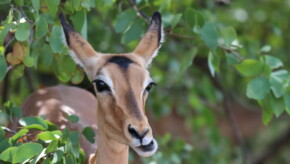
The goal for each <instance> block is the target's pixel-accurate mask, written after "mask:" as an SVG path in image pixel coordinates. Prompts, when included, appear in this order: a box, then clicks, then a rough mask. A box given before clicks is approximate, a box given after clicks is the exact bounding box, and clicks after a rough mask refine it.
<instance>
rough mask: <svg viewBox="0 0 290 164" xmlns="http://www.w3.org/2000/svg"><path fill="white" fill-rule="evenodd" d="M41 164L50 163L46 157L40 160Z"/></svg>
mask: <svg viewBox="0 0 290 164" xmlns="http://www.w3.org/2000/svg"><path fill="white" fill-rule="evenodd" d="M41 164H51V162H50V159H48V158H46V159H45V160H43V161H42V162H41Z"/></svg>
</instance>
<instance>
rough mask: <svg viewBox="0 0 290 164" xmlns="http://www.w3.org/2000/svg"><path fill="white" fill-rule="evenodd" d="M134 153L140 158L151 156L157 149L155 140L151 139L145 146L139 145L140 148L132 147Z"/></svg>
mask: <svg viewBox="0 0 290 164" xmlns="http://www.w3.org/2000/svg"><path fill="white" fill-rule="evenodd" d="M131 147H132V148H133V149H134V150H135V152H136V153H137V154H138V155H140V156H142V157H149V156H151V155H153V154H154V153H155V152H156V150H157V148H158V144H157V142H156V140H155V139H153V140H152V141H151V142H150V143H149V144H147V145H140V146H137V147H133V146H131Z"/></svg>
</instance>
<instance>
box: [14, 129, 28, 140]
mask: <svg viewBox="0 0 290 164" xmlns="http://www.w3.org/2000/svg"><path fill="white" fill-rule="evenodd" d="M26 133H28V130H27V129H21V130H19V132H17V133H16V134H14V135H13V136H12V137H11V138H10V139H11V141H16V140H18V139H19V138H20V137H22V136H24V135H25V134H26Z"/></svg>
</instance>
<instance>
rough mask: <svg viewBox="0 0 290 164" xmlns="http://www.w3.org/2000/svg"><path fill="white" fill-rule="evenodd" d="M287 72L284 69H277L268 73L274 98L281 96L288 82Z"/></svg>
mask: <svg viewBox="0 0 290 164" xmlns="http://www.w3.org/2000/svg"><path fill="white" fill-rule="evenodd" d="M289 78H290V76H289V74H288V71H286V70H279V71H275V72H272V73H271V74H270V79H269V80H270V84H271V90H272V91H273V93H274V95H275V97H276V98H280V97H282V96H283V94H284V92H285V90H286V87H287V86H288V82H289Z"/></svg>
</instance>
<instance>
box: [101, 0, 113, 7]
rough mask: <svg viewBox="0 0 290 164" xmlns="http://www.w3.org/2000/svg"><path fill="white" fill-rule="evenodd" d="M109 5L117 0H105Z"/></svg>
mask: <svg viewBox="0 0 290 164" xmlns="http://www.w3.org/2000/svg"><path fill="white" fill-rule="evenodd" d="M103 1H104V2H105V3H106V4H107V5H108V6H112V5H113V4H114V3H115V2H116V0H103Z"/></svg>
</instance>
